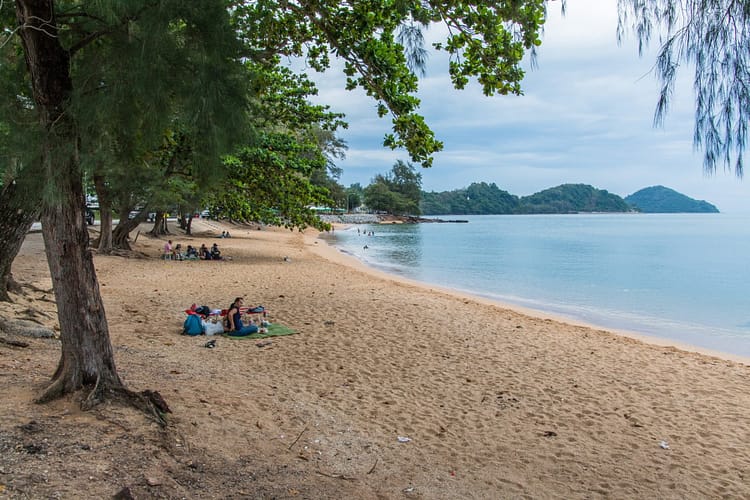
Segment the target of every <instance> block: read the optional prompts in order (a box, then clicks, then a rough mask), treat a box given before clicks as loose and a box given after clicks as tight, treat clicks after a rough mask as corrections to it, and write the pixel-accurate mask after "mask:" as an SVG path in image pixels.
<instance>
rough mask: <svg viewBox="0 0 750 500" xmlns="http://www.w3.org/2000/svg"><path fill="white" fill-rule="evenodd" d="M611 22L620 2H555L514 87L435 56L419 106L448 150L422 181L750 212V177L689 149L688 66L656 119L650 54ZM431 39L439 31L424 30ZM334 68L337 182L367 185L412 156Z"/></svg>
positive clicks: (327, 96) (328, 86)
mask: <svg viewBox="0 0 750 500" xmlns="http://www.w3.org/2000/svg"><path fill="white" fill-rule="evenodd" d="M616 27H617V14H616V0H569V1H568V10H567V12H566V15H565V16H564V17H562V16H561V15H560V12H559V7H558V6H557V5H556V4H552V6H551V7H550V19H549V20H548V22H547V24H546V27H545V34H544V37H543V44H542V46H541V47H540V49H539V50H538V57H537V64H538V66H537V67H536V68H535V69H531V68H530V65H528V64H526V67H527V74H526V78H525V79H524V82H523V83H522V85H523V88H524V95H523V96H520V97H517V96H495V97H485V96H483V95H482V93H481V90H480V88H479V87H478V86H476V85H472V86H471V87H467V88H466V89H464V90H463V91H457V90H453V88H452V86H451V84H450V80H449V78H448V76H447V71H446V67H447V61H446V59H445V58H444V56H442V55H440V54H433V55H431V58H430V60H429V62H428V68H427V75H426V76H425V78H423V79H422V81H421V83H420V87H421V90H420V94H419V97H420V99H421V100H422V106H421V112H422V114H423V115H424V116H425V118H426V120H427V123H428V124H429V125H430V126H431V127H432V129H433V130H434V131H435V133H436V134H437V136H438V138H439V139H440V140H442V141H443V142H444V145H445V149H444V151H442V152H440V153H438V154H437V155H436V157H435V161H434V165H433V167H432V168H430V169H422V170H421V173H422V184H423V189H425V190H426V191H445V190H452V189H457V188H461V187H466V186H468V185H469V184H470V183H472V182H482V181H484V182H488V183H489V182H494V183H495V184H497V186H498V187H499V188H500V189H503V190H506V191H508V192H510V193H512V194H515V195H519V196H524V195H529V194H532V193H535V192H538V191H541V190H543V189H546V188H549V187H553V186H557V185H560V184H564V183H584V184H591V185H593V186H594V187H597V188H599V189H606V190H608V191H610V192H613V193H616V194H618V195H621V196H623V197H624V196H627V195H628V194H631V193H633V192H635V191H637V190H639V189H641V188H644V187H648V186H653V185H659V184H660V185H664V186H667V187H670V188H672V189H675V190H677V191H679V192H681V193H684V194H686V195H688V196H690V197H693V198H696V199H701V200H706V201H709V202H711V203H713V204H714V205H716V206H717V207H718V208H719V210H721V211H722V212H726V213H750V196H748V195H749V194H750V184H749V182H750V180H746V181H742V180H738V179H737V178H736V177H735V176H734V174H733V173H732V172H724V171H721V170H720V171H719V172H717V173H715V174H713V175H711V176H707V175H706V174H704V172H703V168H702V154H701V152H700V151H694V149H693V144H692V137H693V125H694V123H693V116H694V94H693V91H692V88H691V78H692V73H690V71H689V69H688V68H685V70H683V73H682V75H681V82H680V84H679V85H678V87H677V88H676V94H675V96H674V100H673V104H672V107H671V111H670V113H669V115H668V117H667V120H666V121H665V123H664V125H663V126H662V127H659V128H654V126H653V113H654V108H655V105H656V100H657V96H658V88H659V87H658V82H657V81H656V79H655V77H654V75H653V74H652V73H651V66H652V65H653V63H654V58H655V56H654V53H655V52H654V51H653V50H652V51H651V52H649V53H647V54H645V55H644V56H643V57H639V56H638V50H637V44H636V40H635V39H634V38H633V37H632V36H631V37H630V38H628V39H626V40H625V41H624V42H623V43H622V44H621V45H618V43H617V40H616ZM437 37H439V30H432V31H430V32H428V34H427V38H428V39H430V38H437ZM334 73H335V72H330V73H328V74H326V75H324V76H316V77H314V78H315V80H316V81H317V82H318V85H319V87H320V96H319V98H320V101H321V102H325V103H328V104H332V107H333V110H334V111H339V112H344V113H346V115H347V120H348V121H349V124H350V127H349V129H348V130H346V131H342V132H341V134H340V135H341V136H342V137H343V138H344V139H345V140H346V141H347V143H348V144H349V151H348V152H347V157H346V159H345V160H343V161H340V162H338V165H339V166H341V167H342V168H343V169H344V173H343V175H342V178H341V179H340V181H341V183H342V184H344V185H345V186H348V185H350V184H352V183H355V182H358V183H360V184H362V185H363V186H366V185H367V184H369V183H370V181H371V180H372V178H373V177H374V176H375V174H377V173H385V172H387V171H389V170H390V169H391V167H392V166H393V163H394V162H395V161H396V160H399V159H401V160H404V161H408V160H409V158H408V155H407V154H406V153H405V152H403V151H395V152H394V151H390V150H389V149H385V148H383V147H382V140H383V136H384V134H385V133H386V132H388V131H389V130H390V120H389V119H387V118H384V119H379V118H378V117H377V115H376V113H375V103H374V101H372V100H370V99H369V98H367V97H366V96H365V95H364V94H363V93H361V92H356V91H355V92H348V91H346V90H344V88H343V78H341V77H338V76H335V75H334ZM311 76H312V75H311Z"/></svg>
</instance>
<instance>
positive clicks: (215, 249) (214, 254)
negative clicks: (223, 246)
mask: <svg viewBox="0 0 750 500" xmlns="http://www.w3.org/2000/svg"><path fill="white" fill-rule="evenodd" d="M211 259H212V260H221V251H220V250H219V245H217V244H216V243H214V244H213V246H212V247H211Z"/></svg>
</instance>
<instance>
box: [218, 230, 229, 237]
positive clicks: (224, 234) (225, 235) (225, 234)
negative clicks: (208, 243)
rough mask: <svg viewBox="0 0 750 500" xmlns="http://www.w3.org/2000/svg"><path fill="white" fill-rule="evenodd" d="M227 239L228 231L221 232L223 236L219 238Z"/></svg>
mask: <svg viewBox="0 0 750 500" xmlns="http://www.w3.org/2000/svg"><path fill="white" fill-rule="evenodd" d="M226 237H227V232H226V231H222V232H221V236H219V238H226Z"/></svg>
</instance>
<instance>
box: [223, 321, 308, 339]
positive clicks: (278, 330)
mask: <svg viewBox="0 0 750 500" xmlns="http://www.w3.org/2000/svg"><path fill="white" fill-rule="evenodd" d="M267 328H268V333H252V334H250V335H246V336H244V337H232V336H229V335H224V336H225V337H226V338H228V339H235V340H242V339H267V338H269V337H283V336H284V335H294V334H295V333H297V330H292V329H291V328H289V327H286V326H284V325H280V324H279V323H271V324H270V325H268V327H267Z"/></svg>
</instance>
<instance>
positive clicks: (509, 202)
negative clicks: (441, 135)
mask: <svg viewBox="0 0 750 500" xmlns="http://www.w3.org/2000/svg"><path fill="white" fill-rule="evenodd" d="M420 209H421V211H422V213H423V214H425V215H445V214H454V215H502V214H565V213H575V212H629V211H631V208H630V207H629V206H628V204H627V203H625V201H624V200H623V199H622V198H620V197H619V196H617V195H616V194H612V193H609V192H607V191H604V190H601V189H596V188H594V187H592V186H589V185H586V184H563V185H561V186H557V187H554V188H550V189H546V190H544V191H541V192H539V193H536V194H533V195H531V196H524V197H522V198H519V197H518V196H515V195H512V194H510V193H508V192H507V191H502V190H501V189H499V188H498V187H497V186H496V185H495V184H494V183H493V184H487V183H485V182H481V183H474V184H472V185H470V186H469V187H468V188H465V189H456V190H453V191H443V192H439V193H436V192H429V193H427V192H422V201H421V203H420Z"/></svg>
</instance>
